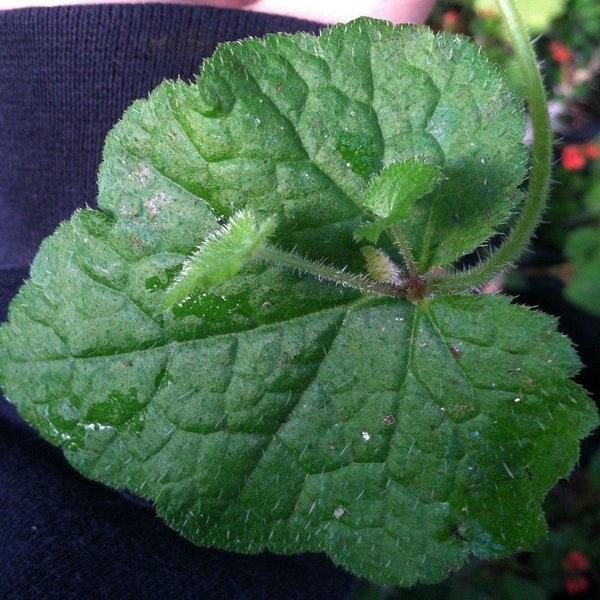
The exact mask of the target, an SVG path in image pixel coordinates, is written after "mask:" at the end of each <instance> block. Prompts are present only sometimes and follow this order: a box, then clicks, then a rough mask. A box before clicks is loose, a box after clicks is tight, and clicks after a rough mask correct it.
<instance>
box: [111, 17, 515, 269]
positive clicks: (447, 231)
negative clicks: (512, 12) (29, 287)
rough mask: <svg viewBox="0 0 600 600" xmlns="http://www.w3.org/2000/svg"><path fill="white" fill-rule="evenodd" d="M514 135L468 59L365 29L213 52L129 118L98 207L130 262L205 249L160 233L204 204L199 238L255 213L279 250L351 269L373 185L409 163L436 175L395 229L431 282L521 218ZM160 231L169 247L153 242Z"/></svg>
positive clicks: (183, 234) (470, 50) (492, 83)
mask: <svg viewBox="0 0 600 600" xmlns="http://www.w3.org/2000/svg"><path fill="white" fill-rule="evenodd" d="M523 134H524V121H523V116H522V110H521V107H520V106H519V105H518V104H517V103H516V101H515V100H514V99H513V98H512V97H511V95H510V93H509V92H508V91H507V89H506V87H505V86H504V84H503V82H502V79H501V77H500V76H499V75H498V74H496V73H495V72H494V69H493V68H492V67H491V66H490V65H488V64H487V63H486V61H485V59H484V57H483V56H481V54H480V52H479V49H478V48H477V46H475V45H474V44H473V43H471V42H470V41H468V40H466V39H463V38H457V37H454V36H434V35H433V34H432V33H431V31H430V30H428V29H426V28H416V27H403V28H399V27H392V26H391V25H390V24H385V23H382V22H377V21H372V20H367V19H362V20H358V21H356V22H354V23H351V24H349V25H343V26H337V27H333V28H331V29H328V30H326V31H325V32H324V33H323V34H322V36H321V37H314V36H310V35H302V34H299V35H295V36H281V35H276V36H269V37H267V38H266V39H264V40H245V41H244V42H243V43H241V44H240V43H236V44H226V45H223V46H221V47H220V48H219V49H218V50H217V52H216V53H215V56H214V57H213V58H211V59H210V60H209V61H207V62H205V63H204V65H203V68H202V73H201V76H200V77H199V78H198V82H197V85H192V86H189V85H187V84H185V83H183V82H176V83H171V84H164V85H162V86H161V87H160V88H159V89H158V90H157V91H155V92H154V93H153V94H152V96H151V97H150V98H149V100H148V101H141V102H138V103H136V104H134V105H133V106H132V107H131V108H130V109H129V110H128V112H127V113H126V115H125V117H124V119H123V121H122V122H121V123H120V124H119V127H117V128H116V129H115V130H114V131H113V132H112V134H111V135H110V137H109V139H108V142H107V146H106V149H105V162H104V164H103V166H102V169H101V171H100V197H99V204H100V206H101V207H102V208H103V209H104V210H106V211H109V212H111V213H112V214H113V215H115V216H118V217H119V220H120V222H122V223H123V227H124V228H126V229H127V231H128V232H129V233H130V234H131V235H132V236H134V235H136V233H135V232H136V231H137V230H138V229H139V230H140V232H139V237H140V240H139V242H140V246H141V247H140V248H137V249H136V248H134V249H133V250H130V249H128V251H129V252H133V255H137V254H139V253H144V252H146V251H147V250H148V249H150V248H151V249H152V250H153V251H158V250H170V251H176V252H183V253H185V254H188V253H189V252H190V251H191V249H192V248H193V247H194V246H195V245H196V244H197V243H198V242H199V241H201V239H202V237H200V238H199V239H198V238H197V237H196V238H195V237H194V236H192V235H190V226H189V225H188V224H187V223H182V228H181V229H180V230H178V228H177V227H175V226H174V225H173V223H172V221H173V220H174V219H178V218H179V215H180V214H181V213H180V211H181V210H182V204H183V203H195V204H202V205H205V203H206V205H208V206H210V209H212V210H210V209H208V208H207V207H206V206H203V209H202V210H204V213H210V218H209V217H207V216H206V215H205V214H203V213H201V212H198V216H197V217H196V218H197V219H202V220H203V222H204V223H205V224H204V229H206V228H214V227H215V226H216V225H215V218H218V217H223V218H228V217H229V216H231V215H232V214H233V213H234V212H236V211H237V210H239V209H240V208H242V207H248V208H252V209H253V210H255V211H256V213H257V214H258V215H265V216H272V215H277V217H278V218H277V221H278V223H279V225H280V231H279V242H280V243H281V244H282V245H284V246H285V247H289V248H292V247H296V248H297V249H298V250H299V251H300V252H301V253H303V254H304V253H306V254H308V255H310V256H313V257H314V258H317V259H321V258H323V257H328V258H329V259H330V260H331V261H333V262H334V263H336V264H338V266H341V267H344V266H353V267H355V268H356V266H357V264H358V265H360V264H362V258H361V254H360V252H359V249H358V248H357V247H356V245H355V244H354V242H353V234H354V232H355V230H356V229H357V228H358V226H359V225H360V224H362V223H363V222H364V221H365V220H366V219H368V218H369V217H370V214H369V212H368V211H365V210H363V201H362V198H363V195H364V194H365V192H366V190H367V188H368V186H369V184H370V179H371V177H372V176H373V175H375V174H378V173H379V172H380V170H381V169H382V168H383V167H384V166H387V165H389V164H390V163H396V162H404V161H405V160H409V159H410V160H412V159H414V158H415V157H417V158H419V160H420V161H422V162H430V163H431V164H432V165H434V166H437V167H438V168H440V169H441V171H442V175H443V178H442V181H441V183H440V185H439V186H438V187H437V188H436V190H435V192H434V193H432V194H430V195H429V196H427V197H425V198H424V199H422V201H420V202H416V203H414V204H413V207H412V211H411V214H410V216H409V217H408V219H407V220H406V222H405V224H404V225H403V230H404V235H405V236H406V238H407V240H408V242H409V245H410V247H411V248H412V250H413V254H414V255H415V257H416V260H417V262H418V264H419V266H420V267H421V270H422V271H427V270H428V269H429V268H431V267H433V266H443V265H447V264H449V263H452V262H453V261H455V260H456V259H457V258H459V257H460V256H462V255H464V254H466V253H468V252H470V251H471V250H472V249H473V248H474V247H476V246H477V245H479V244H481V243H482V242H484V241H485V240H487V239H488V238H489V237H490V236H491V235H492V234H493V233H494V232H495V230H496V228H497V227H498V225H499V224H500V223H502V222H504V221H506V219H507V218H508V217H509V216H510V215H511V214H512V212H514V211H515V209H516V208H517V207H518V201H519V200H520V195H519V193H518V190H517V186H518V185H519V184H520V183H521V181H522V179H523V177H524V174H525V171H524V163H525V149H524V147H523V146H522V144H521V140H522V137H523ZM500 140H501V142H500ZM128 216H129V217H130V218H127V217H128ZM131 217H133V218H131ZM210 219H212V223H210ZM163 220H164V221H169V223H170V224H171V230H172V232H171V234H170V237H168V238H167V239H165V240H162V239H156V240H154V239H153V237H152V234H151V230H152V229H154V227H156V226H157V225H158V223H159V222H161V221H163ZM157 244H158V246H157Z"/></svg>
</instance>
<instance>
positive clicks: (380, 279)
mask: <svg viewBox="0 0 600 600" xmlns="http://www.w3.org/2000/svg"><path fill="white" fill-rule="evenodd" d="M499 4H500V6H501V7H502V10H503V13H504V15H505V19H506V22H507V25H508V29H509V31H510V32H511V36H512V39H513V43H514V48H515V52H516V54H517V56H518V57H519V60H520V62H521V65H522V68H523V75H524V77H525V80H526V85H527V88H528V90H529V91H530V96H529V109H530V114H531V118H532V120H533V123H534V127H535V130H536V139H535V142H534V147H533V153H532V159H531V161H529V162H530V164H531V167H530V168H529V167H528V155H527V151H526V148H525V147H524V146H523V145H522V143H521V140H522V138H523V132H524V116H523V108H522V106H521V105H520V103H519V102H518V101H517V100H515V98H514V97H513V96H512V95H511V94H510V92H509V91H508V90H507V87H506V86H505V84H504V82H503V79H502V77H501V76H500V75H499V74H498V73H497V72H496V71H495V70H494V69H493V68H492V67H490V66H489V64H487V62H486V61H485V59H484V58H483V56H482V54H481V53H480V51H479V49H478V48H477V47H476V46H475V45H473V44H472V43H471V42H469V41H468V40H466V39H463V38H460V37H456V36H454V35H439V36H436V35H433V34H432V33H431V32H430V31H429V30H428V29H426V28H418V27H408V26H407V27H395V26H392V25H391V24H389V23H384V22H379V21H375V20H370V19H359V20H357V21H354V22H352V23H349V24H347V25H339V26H335V27H332V28H330V29H326V30H325V31H323V33H322V34H321V35H320V36H318V37H315V36H312V35H306V34H298V35H293V36H287V35H271V36H267V37H266V38H264V39H251V40H244V41H242V42H238V43H233V44H225V45H222V46H220V47H219V48H218V49H217V51H216V52H215V54H214V56H213V57H212V58H211V59H210V60H207V61H206V62H205V63H204V64H203V66H202V70H201V73H200V75H199V77H198V79H197V81H196V82H195V83H193V84H187V83H184V82H181V81H178V82H166V83H164V84H162V85H161V86H160V87H159V88H158V89H157V90H156V91H154V92H153V93H152V94H151V95H150V96H149V98H148V99H147V100H143V101H138V102H136V103H135V104H133V106H132V107H131V108H130V109H129V110H128V111H127V112H126V113H125V115H124V117H123V120H122V121H121V122H120V123H119V124H118V125H117V126H116V127H115V128H114V130H113V131H112V132H111V133H110V134H109V136H108V139H107V142H106V147H105V152H104V161H103V164H102V166H101V168H100V173H99V198H98V210H81V211H78V212H77V213H76V214H75V215H74V216H73V217H72V219H71V220H70V221H69V222H67V223H64V224H63V225H61V226H60V227H59V229H58V231H57V232H56V233H55V234H54V235H53V236H51V237H50V238H49V239H47V240H46V241H45V242H44V243H43V245H42V247H41V249H40V251H39V253H38V256H37V257H36V259H35V261H34V263H33V265H32V269H31V279H30V280H29V281H28V282H27V283H26V284H25V285H24V286H23V288H22V289H21V291H20V293H19V294H18V296H17V297H16V298H15V300H14V301H13V303H12V305H11V307H10V313H9V322H8V323H7V324H5V325H4V326H3V327H2V328H1V329H0V382H1V384H2V387H3V389H4V390H5V392H6V395H7V397H8V398H9V399H10V400H11V401H12V402H14V404H15V405H16V406H17V408H18V410H19V411H20V413H21V414H22V415H23V416H24V417H25V418H26V419H27V420H28V421H29V422H30V423H31V424H32V425H33V426H35V427H36V428H37V429H39V431H40V433H41V435H43V436H44V437H45V438H46V439H47V440H49V441H50V442H51V443H53V444H56V445H59V446H61V448H62V449H63V451H64V453H65V456H66V457H67V458H68V460H69V461H70V462H71V463H72V464H73V465H74V466H75V467H76V468H78V469H79V470H80V471H81V472H82V473H83V474H85V475H86V476H88V477H90V478H92V479H95V480H99V481H102V482H104V483H106V484H108V485H110V486H113V487H116V488H126V489H128V490H130V491H132V492H133V493H134V494H137V495H139V496H142V497H144V498H147V499H149V500H151V501H152V502H154V504H155V506H156V511H157V513H158V514H159V515H160V516H161V518H163V519H164V520H165V522H166V523H167V524H168V525H170V526H171V527H173V528H175V529H177V530H178V531H180V532H181V533H182V534H183V535H185V536H186V537H188V538H189V539H191V540H192V541H193V542H195V543H197V544H202V545H208V546H217V547H220V548H225V549H228V550H232V551H238V552H248V553H254V552H261V551H263V550H265V549H267V550H271V551H273V552H278V553H296V552H305V551H317V552H325V553H327V555H329V556H330V557H331V558H332V559H333V560H334V561H335V562H336V563H338V564H340V565H342V566H344V567H345V568H347V569H349V570H351V571H353V572H354V573H356V574H358V575H361V576H363V577H365V578H367V579H370V580H372V581H374V582H377V583H380V584H399V585H411V584H413V583H415V582H417V581H423V582H433V581H439V580H441V579H443V578H445V577H446V576H447V575H448V574H449V573H450V572H452V571H454V570H456V569H457V568H458V567H460V565H462V564H463V563H464V561H465V560H466V559H467V557H468V556H469V555H471V554H475V555H477V556H481V557H486V558H491V557H498V556H503V555H506V554H509V553H511V552H514V551H516V550H520V549H526V548H530V547H531V546H532V545H533V544H534V543H535V541H536V540H537V539H538V538H539V536H540V535H542V534H543V533H544V531H545V528H546V524H545V520H544V516H543V514H542V511H541V502H542V500H543V498H544V496H545V495H546V493H547V491H548V490H549V489H550V487H551V486H552V485H553V484H554V483H555V482H556V480H557V479H558V478H559V477H562V476H565V475H566V474H568V473H569V471H570V470H571V469H572V467H573V465H574V463H575V461H576V460H577V456H578V445H579V440H580V438H581V437H583V436H585V435H586V434H587V433H589V431H590V430H591V429H592V428H593V427H594V426H595V425H596V423H597V415H596V411H595V408H594V406H593V404H592V403H591V402H590V400H589V399H588V397H587V395H586V393H585V391H584V390H583V389H581V388H580V387H578V386H577V385H576V384H575V383H573V382H572V381H571V380H570V377H572V376H573V375H575V374H576V372H577V371H578V369H579V362H578V359H577V357H576V354H575V352H574V351H573V349H572V348H571V345H570V343H569V341H568V340H567V339H566V338H564V337H563V336H561V335H560V334H558V333H557V331H556V326H555V322H554V321H553V320H552V319H551V318H549V317H547V316H545V315H543V314H541V313H537V312H534V311H531V310H528V309H526V308H523V307H520V306H516V305H512V304H511V303H510V301H509V300H508V299H506V298H504V297H501V296H485V295H478V294H475V293H471V292H472V291H473V290H475V289H476V288H477V287H478V286H479V285H481V284H483V283H484V282H485V281H486V280H487V279H488V278H490V277H492V276H494V275H495V274H496V273H498V272H499V271H500V270H501V269H502V268H504V267H505V266H506V265H507V264H509V263H510V262H512V261H514V260H515V259H516V258H517V256H518V254H519V253H520V252H521V251H522V249H523V248H524V246H525V245H526V244H527V241H528V240H529V238H530V236H531V234H532V232H533V230H534V228H535V225H536V223H537V221H538V219H539V217H540V214H541V212H542V210H543V204H544V197H545V192H546V188H547V181H548V165H549V153H550V135H549V128H548V126H547V113H546V108H545V103H544V98H543V90H542V87H541V83H540V80H539V75H538V73H537V69H536V68H535V60H534V58H533V54H532V51H531V48H530V46H529V45H528V42H527V40H526V38H525V36H524V34H523V29H522V27H521V25H520V23H519V20H518V17H517V16H516V14H515V11H514V7H513V2H512V0H501V1H500V3H499ZM527 174H528V175H529V188H528V193H527V194H524V193H523V192H522V190H521V183H522V181H523V179H524V177H525V176H526V175H527ZM507 224H509V225H510V230H511V232H510V233H509V234H508V235H507V236H506V239H505V241H504V243H503V245H501V246H500V248H499V249H498V250H497V251H496V252H495V253H493V254H492V255H491V256H490V257H488V258H486V259H484V260H482V261H481V262H480V263H479V264H478V265H476V266H474V267H473V268H471V269H470V270H468V271H464V270H461V269H460V267H457V263H458V261H460V259H461V258H462V257H463V256H465V255H467V254H469V253H471V252H472V251H473V250H475V249H477V248H478V247H479V246H481V245H482V244H485V243H486V242H487V240H489V239H490V238H491V237H492V236H494V235H495V234H496V233H497V231H498V230H499V228H501V227H503V228H505V227H506V225H507Z"/></svg>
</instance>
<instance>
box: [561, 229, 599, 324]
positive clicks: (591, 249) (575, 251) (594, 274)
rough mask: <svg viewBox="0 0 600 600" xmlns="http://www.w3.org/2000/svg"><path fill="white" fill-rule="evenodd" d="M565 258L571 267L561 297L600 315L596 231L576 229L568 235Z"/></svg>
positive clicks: (597, 237)
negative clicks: (569, 275) (569, 277)
mask: <svg viewBox="0 0 600 600" xmlns="http://www.w3.org/2000/svg"><path fill="white" fill-rule="evenodd" d="M565 255H566V257H567V259H568V260H569V262H570V263H571V267H572V278H571V280H570V281H569V282H568V283H567V285H566V286H565V288H564V294H565V297H566V298H567V299H568V300H569V301H571V302H572V303H573V304H575V305H577V306H579V307H580V308H582V309H583V310H586V311H588V312H589V313H591V314H593V315H600V306H599V305H598V298H600V228H598V227H593V226H589V227H580V228H578V229H576V230H575V231H573V232H571V233H569V235H568V236H567V239H566V243H565Z"/></svg>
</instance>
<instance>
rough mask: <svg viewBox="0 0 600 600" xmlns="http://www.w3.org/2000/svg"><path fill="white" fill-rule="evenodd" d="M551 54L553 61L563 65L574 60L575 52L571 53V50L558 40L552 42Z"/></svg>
mask: <svg viewBox="0 0 600 600" xmlns="http://www.w3.org/2000/svg"><path fill="white" fill-rule="evenodd" d="M550 54H551V55H552V60H553V61H554V62H557V63H559V64H561V65H565V64H567V63H570V62H571V61H572V60H573V52H571V50H570V48H568V47H567V46H565V45H564V44H563V43H562V42H558V41H556V40H553V41H551V42H550Z"/></svg>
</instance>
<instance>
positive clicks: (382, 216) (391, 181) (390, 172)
mask: <svg viewBox="0 0 600 600" xmlns="http://www.w3.org/2000/svg"><path fill="white" fill-rule="evenodd" d="M439 179H440V170H439V169H438V168H437V167H435V166H433V165H429V164H425V163H423V162H422V161H420V160H417V159H410V160H407V161H404V162H403V163H395V164H392V165H390V166H388V167H386V168H385V169H384V170H383V171H382V172H381V173H380V174H378V175H376V176H375V177H374V178H373V179H372V181H371V185H370V186H369V187H368V189H367V190H366V192H365V195H364V197H363V199H362V202H363V205H364V206H365V208H367V209H368V210H369V211H370V212H371V213H372V214H373V215H375V216H376V217H379V219H377V220H375V221H373V222H371V223H368V224H367V225H363V226H362V227H361V228H360V229H359V230H358V231H357V232H356V233H355V234H354V237H355V238H356V239H357V240H368V241H369V242H371V243H375V242H377V240H378V238H379V236H380V235H381V233H382V232H383V231H385V230H386V229H387V228H388V227H389V226H390V225H395V224H396V223H398V222H400V221H402V220H403V219H406V217H407V216H408V215H409V214H410V211H411V208H412V206H413V204H414V203H415V202H416V201H417V200H418V199H419V198H422V197H423V196H425V195H426V194H428V193H429V192H431V191H432V189H433V187H434V185H435V184H436V183H437V182H438V181H439Z"/></svg>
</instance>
